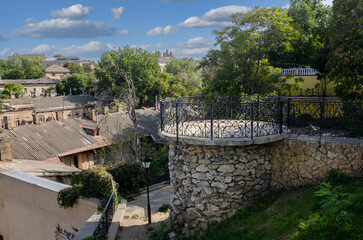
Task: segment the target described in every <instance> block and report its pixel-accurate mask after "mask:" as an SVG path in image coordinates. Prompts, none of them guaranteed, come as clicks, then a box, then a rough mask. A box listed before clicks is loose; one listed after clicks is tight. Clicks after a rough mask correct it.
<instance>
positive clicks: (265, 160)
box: [169, 135, 363, 235]
mask: <svg viewBox="0 0 363 240" xmlns="http://www.w3.org/2000/svg"><path fill="white" fill-rule="evenodd" d="M362 155H363V140H359V139H352V138H332V137H322V138H319V137H309V136H296V135H293V136H290V137H289V138H288V139H285V140H282V141H277V142H274V143H266V144H261V145H256V144H254V145H249V146H205V145H195V144H190V143H189V144H188V143H185V142H175V141H173V142H171V144H170V152H169V168H170V179H171V182H170V183H171V189H172V197H171V213H170V215H171V220H172V223H173V227H174V230H175V231H177V232H179V233H182V234H183V235H192V234H197V235H198V234H199V233H201V232H202V231H204V230H206V229H207V227H208V226H209V225H210V224H212V223H214V222H219V221H221V220H223V219H226V218H228V217H230V216H231V215H233V214H234V213H235V212H236V211H237V210H238V209H240V208H241V207H243V206H245V205H248V204H249V203H250V202H251V200H253V199H254V198H255V197H256V196H257V195H260V194H263V193H265V192H266V191H268V190H270V189H281V188H288V187H291V186H299V185H304V184H315V183H319V182H320V181H321V179H322V178H324V177H325V176H326V172H327V171H328V170H330V169H332V168H337V169H339V170H341V171H343V172H344V173H346V174H347V175H348V176H355V177H362V176H363V173H362V168H363V160H362V158H363V156H362Z"/></svg>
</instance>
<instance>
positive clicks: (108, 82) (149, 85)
mask: <svg viewBox="0 0 363 240" xmlns="http://www.w3.org/2000/svg"><path fill="white" fill-rule="evenodd" d="M115 65H117V66H119V67H120V68H121V69H123V70H124V71H125V72H126V73H127V75H128V76H130V77H131V78H132V79H133V81H134V84H135V92H136V98H137V101H138V105H139V106H153V105H154V100H155V96H156V95H157V93H158V89H157V77H158V76H159V73H160V66H159V64H158V60H157V58H156V56H155V54H153V53H152V52H148V51H146V50H143V49H141V48H131V47H129V46H127V47H124V48H119V49H118V50H117V51H116V50H115V51H110V52H106V53H104V54H103V55H102V57H101V61H100V62H99V67H100V69H99V70H97V71H96V76H97V77H98V78H99V85H98V90H99V91H100V92H107V93H109V94H110V95H111V96H115V95H118V94H119V93H120V92H124V91H125V90H126V89H127V81H126V79H125V78H124V76H123V75H122V74H116V73H117V72H118V70H117V68H116V67H115ZM106 70H107V71H106Z"/></svg>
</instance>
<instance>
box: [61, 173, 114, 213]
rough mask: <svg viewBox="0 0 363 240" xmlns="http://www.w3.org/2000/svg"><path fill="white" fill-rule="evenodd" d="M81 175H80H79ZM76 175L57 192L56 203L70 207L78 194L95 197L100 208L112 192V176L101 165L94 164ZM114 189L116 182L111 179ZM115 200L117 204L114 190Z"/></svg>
mask: <svg viewBox="0 0 363 240" xmlns="http://www.w3.org/2000/svg"><path fill="white" fill-rule="evenodd" d="M80 175H81V176H80ZM80 175H78V176H73V178H72V183H81V184H73V185H72V186H71V187H68V188H65V189H63V190H61V191H59V192H58V198H57V200H58V204H59V205H60V206H62V207H64V208H68V207H72V206H73V204H74V202H75V201H76V200H77V198H78V197H79V196H83V197H86V198H90V197H95V198H98V199H99V200H101V201H100V204H99V208H100V209H102V208H103V207H104V206H105V205H106V203H107V201H108V199H109V197H110V196H111V194H112V191H113V188H112V181H113V178H112V176H111V174H109V173H108V172H107V171H106V169H105V168H104V167H103V166H96V167H93V168H89V169H86V170H83V171H82V173H81V174H80ZM113 184H114V187H115V189H117V184H116V182H114V181H113ZM115 200H116V203H115V204H117V201H118V196H117V192H115Z"/></svg>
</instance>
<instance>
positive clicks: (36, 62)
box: [2, 54, 44, 79]
mask: <svg viewBox="0 0 363 240" xmlns="http://www.w3.org/2000/svg"><path fill="white" fill-rule="evenodd" d="M43 61H44V59H42V58H39V57H30V56H19V55H16V54H15V55H14V56H11V57H9V59H8V60H7V61H6V65H3V66H4V67H5V69H3V70H2V72H3V73H2V78H5V79H37V78H41V77H43V76H44V66H43Z"/></svg>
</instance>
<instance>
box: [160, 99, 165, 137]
mask: <svg viewBox="0 0 363 240" xmlns="http://www.w3.org/2000/svg"><path fill="white" fill-rule="evenodd" d="M160 130H161V132H162V131H163V130H164V129H163V102H161V101H160Z"/></svg>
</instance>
